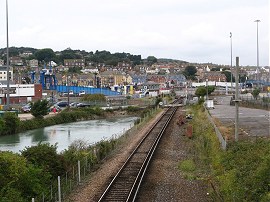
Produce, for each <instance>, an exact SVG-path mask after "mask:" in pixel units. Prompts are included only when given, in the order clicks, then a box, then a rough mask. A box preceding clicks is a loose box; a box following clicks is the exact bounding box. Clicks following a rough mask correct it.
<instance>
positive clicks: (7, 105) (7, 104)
mask: <svg viewBox="0 0 270 202" xmlns="http://www.w3.org/2000/svg"><path fill="white" fill-rule="evenodd" d="M6 20H7V100H6V108H7V109H9V43H8V0H6Z"/></svg>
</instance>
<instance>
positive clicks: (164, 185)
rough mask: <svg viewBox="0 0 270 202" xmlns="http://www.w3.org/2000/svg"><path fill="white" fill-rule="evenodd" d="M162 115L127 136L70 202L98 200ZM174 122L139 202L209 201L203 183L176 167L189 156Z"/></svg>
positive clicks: (75, 192) (180, 132) (139, 197)
mask: <svg viewBox="0 0 270 202" xmlns="http://www.w3.org/2000/svg"><path fill="white" fill-rule="evenodd" d="M180 113H182V112H181V111H180V110H178V112H177V114H176V115H175V117H178V115H179V114H180ZM161 114H162V113H160V114H158V115H157V116H156V117H155V118H154V119H152V120H151V121H150V122H149V123H148V124H146V126H145V127H143V129H141V130H140V131H139V132H138V133H136V134H133V135H130V136H129V137H128V139H127V140H126V144H125V145H123V146H122V147H121V148H119V149H118V150H117V151H115V152H114V154H113V155H111V156H110V157H109V158H107V159H106V160H105V161H104V163H103V164H102V165H101V167H100V168H99V169H98V170H97V171H96V172H94V173H93V174H92V175H91V176H90V178H89V180H88V181H87V182H86V183H84V184H83V185H81V186H80V187H78V189H77V190H76V191H74V193H73V195H72V196H70V198H69V199H70V201H74V202H75V201H76V202H92V201H93V202H94V201H97V200H98V198H99V196H100V195H101V193H102V191H103V190H104V189H105V188H106V186H107V184H108V183H109V182H110V180H111V179H112V177H113V176H114V175H115V174H116V173H117V171H118V168H119V167H120V165H121V164H122V163H123V162H124V161H125V159H126V158H127V157H128V156H129V154H130V153H131V152H132V150H133V148H135V146H136V145H137V143H138V142H139V141H140V140H141V138H142V137H143V136H144V135H145V133H146V132H147V131H148V130H149V129H150V127H151V125H152V124H153V123H154V122H155V121H156V120H157V119H158V117H160V116H161ZM174 120H175V121H174V122H173V123H171V124H170V125H169V130H166V134H165V137H163V138H162V140H161V146H160V147H158V151H157V152H156V154H155V155H154V161H153V162H152V164H151V166H150V169H149V170H148V175H147V177H146V178H145V180H144V183H143V187H142V189H141V190H140V192H139V196H138V201H143V202H145V201H147V202H148V201H159V202H162V201H166V202H167V201H189V202H192V201H200V202H203V201H209V200H207V195H206V193H207V186H206V185H205V184H203V182H202V181H196V180H187V179H185V178H184V177H183V175H182V174H181V172H180V171H179V170H178V168H177V164H178V163H179V161H181V160H183V159H186V158H187V157H188V156H189V151H190V149H191V148H190V146H191V145H190V141H189V139H187V137H186V136H183V132H184V131H185V129H184V126H181V127H179V126H178V125H177V124H176V118H174Z"/></svg>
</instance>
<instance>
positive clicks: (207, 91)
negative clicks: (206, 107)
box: [206, 79, 208, 102]
mask: <svg viewBox="0 0 270 202" xmlns="http://www.w3.org/2000/svg"><path fill="white" fill-rule="evenodd" d="M207 100H208V79H206V102H207Z"/></svg>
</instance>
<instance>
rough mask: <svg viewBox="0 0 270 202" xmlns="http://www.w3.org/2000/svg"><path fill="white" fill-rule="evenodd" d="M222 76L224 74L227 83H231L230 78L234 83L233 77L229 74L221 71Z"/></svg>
mask: <svg viewBox="0 0 270 202" xmlns="http://www.w3.org/2000/svg"><path fill="white" fill-rule="evenodd" d="M222 74H225V76H226V81H227V82H231V76H232V82H235V77H234V76H233V75H231V72H229V71H223V72H222Z"/></svg>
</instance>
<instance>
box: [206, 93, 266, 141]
mask: <svg viewBox="0 0 270 202" xmlns="http://www.w3.org/2000/svg"><path fill="white" fill-rule="evenodd" d="M215 99H216V104H214V109H209V112H210V114H211V116H212V117H215V118H217V119H219V121H220V122H221V123H222V125H223V126H228V127H233V128H234V127H235V114H236V112H235V111H236V110H235V106H230V99H231V96H220V97H215ZM269 115H270V111H267V110H262V109H251V108H245V107H239V133H240V135H242V136H246V137H250V138H253V137H267V138H270V118H269Z"/></svg>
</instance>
